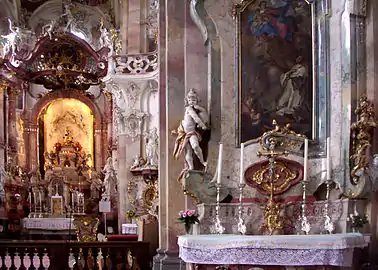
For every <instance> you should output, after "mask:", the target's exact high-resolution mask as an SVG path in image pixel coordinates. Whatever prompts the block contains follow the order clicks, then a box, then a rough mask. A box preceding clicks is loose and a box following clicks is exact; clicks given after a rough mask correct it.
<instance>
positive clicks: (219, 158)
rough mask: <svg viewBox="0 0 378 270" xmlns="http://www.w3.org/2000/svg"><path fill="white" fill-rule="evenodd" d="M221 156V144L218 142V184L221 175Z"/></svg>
mask: <svg viewBox="0 0 378 270" xmlns="http://www.w3.org/2000/svg"><path fill="white" fill-rule="evenodd" d="M222 156H223V144H219V157H218V175H217V176H218V178H217V183H218V184H220V182H221V177H222Z"/></svg>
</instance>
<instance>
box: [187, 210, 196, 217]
mask: <svg viewBox="0 0 378 270" xmlns="http://www.w3.org/2000/svg"><path fill="white" fill-rule="evenodd" d="M195 214H196V210H188V216H189V217H192V216H194V215H195Z"/></svg>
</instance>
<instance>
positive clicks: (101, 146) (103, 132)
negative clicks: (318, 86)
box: [24, 90, 109, 170]
mask: <svg viewBox="0 0 378 270" xmlns="http://www.w3.org/2000/svg"><path fill="white" fill-rule="evenodd" d="M58 98H73V99H77V100H79V101H81V102H83V103H84V104H86V105H87V106H88V107H89V109H90V110H91V111H92V113H93V118H94V165H95V168H96V170H97V169H101V168H102V167H103V166H104V165H105V159H106V153H107V148H108V144H109V143H108V138H107V137H108V130H107V129H108V127H107V124H108V123H107V121H106V119H105V117H104V114H103V113H102V112H101V110H100V108H99V107H98V106H97V104H96V103H94V102H93V101H92V100H91V99H90V98H89V97H87V96H85V95H84V94H83V93H82V92H81V91H77V90H64V91H54V92H50V93H48V94H46V95H45V96H43V97H42V98H41V99H39V100H38V102H37V103H36V104H35V105H34V106H33V109H32V111H31V114H30V117H29V121H28V122H27V123H25V129H24V139H25V142H27V144H28V146H29V149H30V151H29V153H28V155H27V158H26V167H27V168H28V169H29V170H30V169H32V170H33V169H35V168H37V167H38V147H37V142H38V134H37V133H38V118H39V115H40V112H41V111H42V110H43V109H44V108H46V106H47V105H48V104H50V103H51V102H52V101H53V100H55V99H58Z"/></svg>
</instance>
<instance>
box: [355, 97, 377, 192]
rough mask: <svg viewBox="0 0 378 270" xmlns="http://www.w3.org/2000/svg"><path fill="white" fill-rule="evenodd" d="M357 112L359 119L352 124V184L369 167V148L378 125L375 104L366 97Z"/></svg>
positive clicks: (356, 181) (358, 179)
mask: <svg viewBox="0 0 378 270" xmlns="http://www.w3.org/2000/svg"><path fill="white" fill-rule="evenodd" d="M355 113H356V115H357V117H358V120H357V122H355V123H353V124H352V126H351V133H352V154H351V156H350V159H351V163H352V169H351V176H352V177H351V181H352V184H354V185H357V184H358V183H359V181H360V176H361V174H363V173H364V171H365V170H366V169H367V168H368V167H369V154H368V149H369V148H370V146H371V142H372V131H373V129H374V128H376V127H377V122H376V121H375V119H374V118H375V110H374V106H373V105H372V104H370V102H369V101H368V100H367V98H366V97H362V98H360V104H359V107H358V108H357V109H356V110H355Z"/></svg>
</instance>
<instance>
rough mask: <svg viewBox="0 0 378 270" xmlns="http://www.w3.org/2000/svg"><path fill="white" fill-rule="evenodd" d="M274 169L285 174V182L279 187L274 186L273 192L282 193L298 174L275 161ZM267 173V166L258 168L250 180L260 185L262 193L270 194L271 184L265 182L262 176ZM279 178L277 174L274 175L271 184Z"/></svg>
mask: <svg viewBox="0 0 378 270" xmlns="http://www.w3.org/2000/svg"><path fill="white" fill-rule="evenodd" d="M275 167H276V169H277V170H279V171H280V172H281V173H284V174H285V181H283V182H282V183H281V184H280V185H278V186H275V187H274V190H275V191H282V190H284V189H285V188H286V187H287V185H288V184H289V183H290V182H291V181H293V180H294V179H295V178H296V177H297V176H298V172H296V171H293V170H291V169H290V168H288V167H287V166H286V164H285V163H283V162H281V161H275ZM268 171H269V166H266V167H262V168H260V169H259V170H258V171H257V172H255V173H254V174H253V176H252V180H253V181H255V182H256V183H257V184H259V185H262V189H263V190H264V191H267V192H270V191H271V183H269V182H268V181H266V180H267V179H265V178H264V175H266V173H267V172H268ZM279 178H280V175H279V174H276V173H274V175H273V179H271V181H272V182H276V181H277V180H278V179H279Z"/></svg>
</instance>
